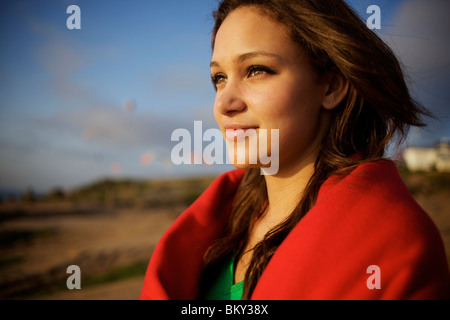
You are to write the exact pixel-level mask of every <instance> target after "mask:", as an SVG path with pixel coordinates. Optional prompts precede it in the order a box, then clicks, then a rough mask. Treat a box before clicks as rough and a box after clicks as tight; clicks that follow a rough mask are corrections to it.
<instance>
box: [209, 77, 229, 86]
mask: <svg viewBox="0 0 450 320" xmlns="http://www.w3.org/2000/svg"><path fill="white" fill-rule="evenodd" d="M211 81H212V83H213V85H214V86H215V87H217V86H218V85H220V84H222V83H225V82H227V78H226V77H225V76H224V75H223V74H216V75H213V76H211Z"/></svg>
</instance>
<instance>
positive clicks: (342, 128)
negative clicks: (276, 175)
mask: <svg viewBox="0 0 450 320" xmlns="http://www.w3.org/2000/svg"><path fill="white" fill-rule="evenodd" d="M242 6H253V7H255V10H257V9H258V8H259V10H260V11H261V13H263V14H265V15H267V16H268V17H269V18H271V19H273V20H274V21H276V22H278V23H280V24H282V25H283V26H284V27H285V28H286V29H287V30H288V32H289V34H290V36H291V38H292V40H293V41H294V42H296V43H298V45H300V46H301V47H302V48H303V49H304V50H305V51H306V52H307V53H308V56H309V58H310V60H311V62H312V64H313V66H314V68H315V70H316V72H317V74H318V75H319V76H325V75H329V74H336V75H339V76H342V77H344V78H345V79H346V80H347V81H348V83H349V89H348V93H347V96H346V98H345V99H344V100H343V101H342V103H341V104H340V105H339V106H338V107H336V108H335V109H333V110H332V111H330V112H331V123H330V127H329V130H328V132H327V134H326V135H325V137H324V139H323V140H322V143H321V150H320V152H319V155H318V158H317V160H316V162H315V170H314V174H313V175H312V177H311V178H310V180H309V182H308V184H307V186H306V189H305V191H304V192H303V196H302V198H301V199H299V202H298V205H297V207H296V208H295V209H294V211H293V212H292V213H291V214H290V215H289V217H288V218H287V219H286V220H285V221H284V222H282V223H281V224H279V225H278V226H276V227H275V228H274V229H273V230H271V231H270V232H268V233H267V234H266V236H265V237H264V239H263V240H262V241H261V242H260V243H258V244H257V245H256V246H255V248H254V249H253V255H252V259H251V262H250V265H249V267H248V269H247V273H246V275H245V279H246V280H245V283H244V294H243V299H249V298H250V297H251V295H252V293H253V290H254V288H255V286H256V283H257V282H258V280H259V278H260V276H261V274H262V273H263V271H264V269H265V267H266V266H267V264H268V262H269V260H270V259H271V257H272V255H273V254H274V252H275V251H276V250H277V248H278V246H279V245H280V244H281V242H282V241H283V240H284V239H285V238H286V236H287V235H288V234H289V232H290V231H291V230H292V229H293V228H294V227H295V225H296V224H297V223H298V222H299V221H300V220H301V219H302V217H304V216H305V214H307V212H308V211H309V210H310V209H311V208H312V207H313V206H314V204H315V201H316V198H317V194H318V192H319V189H320V187H321V185H322V184H323V182H324V181H325V180H327V179H328V178H329V177H330V176H331V175H335V174H347V173H349V172H351V171H352V170H353V169H354V168H355V167H356V166H358V165H359V164H361V163H365V162H370V161H376V160H380V159H383V158H384V157H385V151H386V148H387V146H388V144H389V142H392V141H393V140H397V142H400V141H401V140H402V139H404V138H405V137H406V135H407V133H408V130H409V127H410V126H424V125H425V124H424V122H423V121H422V120H421V118H422V116H424V115H426V116H429V115H430V114H429V113H428V111H427V110H426V109H424V108H423V107H422V106H421V105H420V104H418V103H417V102H415V101H414V100H413V99H412V97H411V95H410V93H409V90H408V87H407V85H406V83H405V80H404V75H403V72H402V69H401V67H400V64H399V62H398V60H397V58H396V57H395V55H394V54H393V52H392V51H391V49H390V48H389V47H388V46H387V45H386V44H385V43H384V42H383V41H382V40H381V39H380V38H379V37H378V36H377V35H376V34H375V33H374V32H373V31H371V30H369V29H368V28H367V26H366V25H365V23H364V22H363V21H362V20H361V19H360V18H359V17H358V15H357V14H356V13H355V12H354V11H353V10H352V9H351V8H350V7H349V6H348V5H347V4H346V3H345V2H344V1H342V0H321V1H317V0H224V1H222V2H221V3H220V5H219V8H218V10H217V11H216V12H214V18H215V25H214V28H213V34H212V46H213V49H214V43H215V37H216V34H217V31H218V30H219V28H220V26H221V25H222V23H223V21H224V20H225V18H226V17H227V16H228V14H230V13H231V12H232V11H233V10H235V9H236V8H239V7H242ZM292 147H294V146H292ZM266 201H267V191H266V185H265V179H264V176H261V175H260V171H259V169H248V170H246V173H245V175H244V178H243V180H242V182H241V184H240V186H239V189H238V191H237V194H236V197H235V200H234V206H233V210H232V213H231V216H230V221H229V225H228V229H227V231H226V234H225V235H224V236H223V237H222V238H221V239H219V240H218V241H217V242H216V243H214V244H213V245H212V246H211V247H210V248H209V250H208V251H207V253H206V254H205V264H204V270H203V272H202V278H201V290H207V286H208V283H210V282H211V281H213V279H214V277H215V276H216V275H217V270H218V269H219V268H220V267H221V266H222V264H223V263H225V260H224V259H227V258H228V257H229V256H230V255H231V254H232V253H233V252H234V253H235V255H236V261H237V260H238V259H239V257H240V256H241V255H242V254H243V252H242V251H243V249H244V248H245V245H246V241H247V236H248V234H249V232H250V231H251V229H252V227H253V224H254V222H255V221H256V220H257V219H258V215H259V214H260V212H261V208H262V207H263V205H264V203H265V202H266ZM203 293H204V292H203ZM201 295H202V291H201V293H200V297H201Z"/></svg>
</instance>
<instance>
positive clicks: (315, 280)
mask: <svg viewBox="0 0 450 320" xmlns="http://www.w3.org/2000/svg"><path fill="white" fill-rule="evenodd" d="M212 47H213V54H212V60H211V74H212V80H213V84H214V86H215V89H216V91H217V93H216V100H215V105H214V114H215V117H216V120H217V123H218V125H219V127H220V129H221V130H222V131H223V135H224V138H225V139H226V140H227V141H228V143H227V145H228V147H229V148H234V147H235V142H236V140H235V138H236V137H239V136H240V135H242V134H243V133H244V132H246V131H248V130H254V132H255V134H256V135H258V134H259V133H260V132H262V131H263V130H266V131H271V130H277V132H278V141H276V145H272V143H269V144H268V146H267V147H268V150H269V152H274V150H279V154H278V159H277V165H278V171H277V172H276V173H275V174H273V175H262V174H261V172H260V171H261V168H264V167H265V166H267V164H266V163H265V162H263V161H262V160H261V159H257V161H254V162H250V161H249V157H247V158H246V161H244V162H243V163H235V166H236V167H238V168H239V169H236V170H233V171H231V172H228V173H225V174H223V175H222V176H220V177H219V178H218V179H217V180H216V181H215V182H214V183H213V184H212V185H211V186H210V187H209V188H208V189H207V190H206V191H205V193H204V194H203V195H202V196H200V198H199V199H198V200H197V201H196V202H194V203H193V204H192V206H191V207H189V208H188V209H187V210H186V212H184V213H183V214H182V215H181V216H180V218H179V219H178V220H177V221H176V222H175V223H174V224H173V225H172V226H171V228H170V229H169V230H168V231H167V232H166V234H165V235H164V236H163V238H162V239H161V241H160V243H159V244H158V246H157V248H156V249H155V251H154V254H153V256H152V259H151V261H150V264H149V267H148V270H147V274H146V278H145V282H144V287H143V290H142V294H141V298H142V299H241V298H242V299H444V298H447V297H448V293H449V283H450V280H449V270H448V265H447V260H446V254H445V251H444V247H443V243H442V240H441V238H440V235H439V232H438V230H437V229H436V227H435V225H434V224H433V223H432V221H431V220H430V218H429V217H428V215H427V214H426V213H425V212H424V211H423V210H422V209H421V208H420V207H419V205H418V204H417V203H416V202H415V201H414V199H413V197H412V196H411V194H410V193H409V191H408V189H407V188H406V186H405V185H404V184H403V182H402V180H401V178H400V176H399V174H398V171H397V169H396V166H395V165H394V163H393V162H391V161H389V160H386V159H384V156H385V150H386V147H387V145H388V143H389V142H390V141H391V140H393V139H394V138H395V137H398V138H400V139H401V138H403V137H404V136H405V135H406V134H407V130H408V127H409V126H423V125H424V123H423V122H422V120H421V117H422V116H424V115H428V113H427V111H426V110H425V109H423V108H422V107H421V106H420V105H419V104H417V103H416V102H414V101H413V99H412V98H411V97H410V94H409V92H408V89H407V86H406V85H405V81H404V79H403V74H402V71H401V69H400V67H399V63H398V61H397V59H396V58H395V56H394V55H393V54H392V52H391V50H390V49H389V48H388V47H387V46H386V45H385V44H384V43H383V42H382V41H381V40H380V39H379V38H378V37H377V36H376V35H375V34H374V33H373V32H371V31H370V30H369V29H368V28H367V27H366V26H365V24H364V23H363V22H362V21H361V20H360V19H359V18H358V17H357V15H356V14H355V13H354V12H353V11H352V10H351V9H350V8H349V7H348V6H347V5H346V4H345V3H344V1H342V0H326V1H314V0H296V1H294V0H224V1H223V2H222V3H221V4H220V6H219V8H218V11H217V12H216V13H215V26H214V29H213V39H212ZM237 129H242V131H233V130H237ZM227 131H228V132H227ZM230 132H231V133H230ZM249 140H250V139H249ZM250 141H251V140H250ZM269 141H272V140H271V139H269ZM233 142H234V143H233ZM275 147H276V149H275ZM243 148H244V149H245V150H244V151H249V150H248V149H249V148H250V143H247V144H245V145H244V147H243ZM229 151H230V150H229ZM247 154H248V153H247ZM233 160H234V161H235V160H236V159H232V161H233ZM235 162H236V161H235Z"/></svg>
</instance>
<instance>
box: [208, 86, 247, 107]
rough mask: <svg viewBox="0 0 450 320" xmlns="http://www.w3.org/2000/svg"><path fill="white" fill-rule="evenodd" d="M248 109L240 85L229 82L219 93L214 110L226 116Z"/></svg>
mask: <svg viewBox="0 0 450 320" xmlns="http://www.w3.org/2000/svg"><path fill="white" fill-rule="evenodd" d="M246 107H247V105H246V104H245V102H244V99H243V98H242V93H241V91H240V88H239V84H237V83H233V82H232V81H228V82H227V83H226V85H225V87H224V88H222V89H219V90H218V91H217V93H216V101H215V103H214V108H215V109H216V110H217V111H218V112H220V113H222V114H224V115H230V114H233V113H238V112H241V111H243V110H245V108H246Z"/></svg>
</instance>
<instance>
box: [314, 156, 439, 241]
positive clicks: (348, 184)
mask: <svg viewBox="0 0 450 320" xmlns="http://www.w3.org/2000/svg"><path fill="white" fill-rule="evenodd" d="M317 204H320V205H319V206H320V207H323V208H334V210H335V211H339V212H340V215H341V217H346V219H347V220H346V221H347V222H348V223H349V224H350V225H351V226H352V227H354V228H361V229H364V230H366V232H367V233H374V234H377V237H378V238H379V239H380V240H381V238H384V239H385V240H386V241H388V242H389V241H390V242H391V243H392V241H395V242H396V243H404V244H405V246H410V245H411V244H413V243H415V244H417V245H420V246H424V247H428V246H434V245H436V243H439V244H440V242H442V240H441V237H440V233H439V230H438V229H437V227H436V225H435V224H434V222H433V221H432V219H431V217H430V216H429V215H428V213H427V212H425V210H424V209H423V208H422V207H421V206H420V205H419V204H418V203H417V201H416V200H415V198H414V197H413V195H412V194H411V192H410V191H409V189H408V188H407V186H406V185H405V183H404V182H403V180H402V178H401V176H400V174H399V171H398V169H397V166H396V165H395V163H394V162H392V161H389V160H381V161H376V162H370V163H365V164H361V165H360V166H358V167H357V168H356V169H355V170H353V171H352V172H351V173H350V174H348V175H346V176H339V177H332V178H330V179H329V180H328V181H326V182H325V184H324V186H323V188H322V189H321V190H320V192H319V196H318V199H317ZM336 207H338V208H336ZM387 244H388V243H386V245H387Z"/></svg>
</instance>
